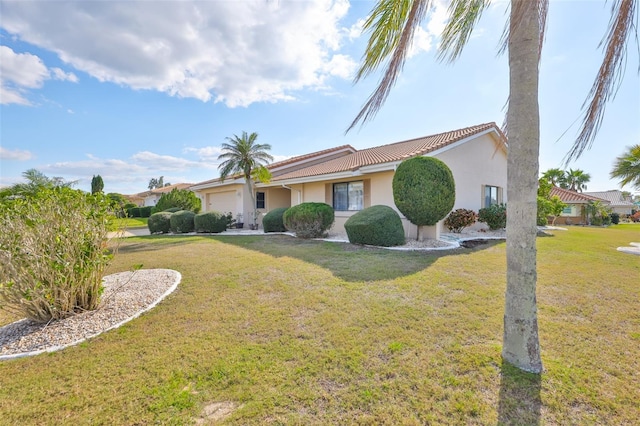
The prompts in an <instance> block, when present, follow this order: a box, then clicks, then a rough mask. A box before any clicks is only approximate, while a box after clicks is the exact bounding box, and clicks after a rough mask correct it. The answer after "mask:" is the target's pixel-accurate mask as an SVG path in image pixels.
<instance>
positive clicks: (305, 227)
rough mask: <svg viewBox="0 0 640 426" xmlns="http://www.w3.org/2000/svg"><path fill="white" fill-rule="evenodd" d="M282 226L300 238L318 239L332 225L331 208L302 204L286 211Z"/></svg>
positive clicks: (315, 204) (326, 205)
mask: <svg viewBox="0 0 640 426" xmlns="http://www.w3.org/2000/svg"><path fill="white" fill-rule="evenodd" d="M282 218H283V221H284V226H285V227H286V228H287V229H288V230H289V231H291V232H294V233H295V234H296V236H298V237H300V238H320V237H323V236H324V235H326V233H327V230H328V229H329V228H331V225H333V221H334V220H335V213H334V211H333V207H331V206H330V205H328V204H325V203H302V204H298V205H297V206H293V207H291V208H289V209H287V211H286V212H284V215H283V217H282Z"/></svg>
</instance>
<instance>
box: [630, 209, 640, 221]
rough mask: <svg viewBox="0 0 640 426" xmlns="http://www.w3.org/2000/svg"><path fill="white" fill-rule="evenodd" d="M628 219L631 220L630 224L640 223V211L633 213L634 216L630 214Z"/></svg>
mask: <svg viewBox="0 0 640 426" xmlns="http://www.w3.org/2000/svg"><path fill="white" fill-rule="evenodd" d="M629 219H631V221H632V222H634V223H635V222H640V211H637V212H635V213H634V214H632V215H631V216H629Z"/></svg>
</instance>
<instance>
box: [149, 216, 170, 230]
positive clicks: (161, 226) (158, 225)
mask: <svg viewBox="0 0 640 426" xmlns="http://www.w3.org/2000/svg"><path fill="white" fill-rule="evenodd" d="M172 214H173V213H170V212H159V213H154V214H152V215H151V216H149V220H148V221H147V226H148V227H149V232H150V233H152V234H168V233H169V231H171V215H172Z"/></svg>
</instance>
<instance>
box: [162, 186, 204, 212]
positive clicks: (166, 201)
mask: <svg viewBox="0 0 640 426" xmlns="http://www.w3.org/2000/svg"><path fill="white" fill-rule="evenodd" d="M172 207H178V208H180V209H181V210H189V211H192V212H194V213H198V212H200V208H201V207H202V203H201V202H200V199H199V198H198V197H197V196H196V194H194V193H193V192H192V191H189V190H188V189H178V188H173V189H172V190H171V192H167V193H165V194H162V196H161V197H160V199H159V200H158V203H157V204H156V206H155V207H154V208H153V213H156V212H161V211H164V210H167V209H170V208H172Z"/></svg>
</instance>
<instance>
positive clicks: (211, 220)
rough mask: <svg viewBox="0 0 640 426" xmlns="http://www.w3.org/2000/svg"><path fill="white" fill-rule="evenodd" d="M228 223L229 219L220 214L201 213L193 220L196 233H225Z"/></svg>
mask: <svg viewBox="0 0 640 426" xmlns="http://www.w3.org/2000/svg"><path fill="white" fill-rule="evenodd" d="M228 222H229V220H228V217H227V216H226V215H224V214H222V213H220V212H205V213H200V214H197V215H195V217H194V219H193V223H194V225H195V230H196V232H213V233H218V232H224V231H226V230H227V226H228Z"/></svg>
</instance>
